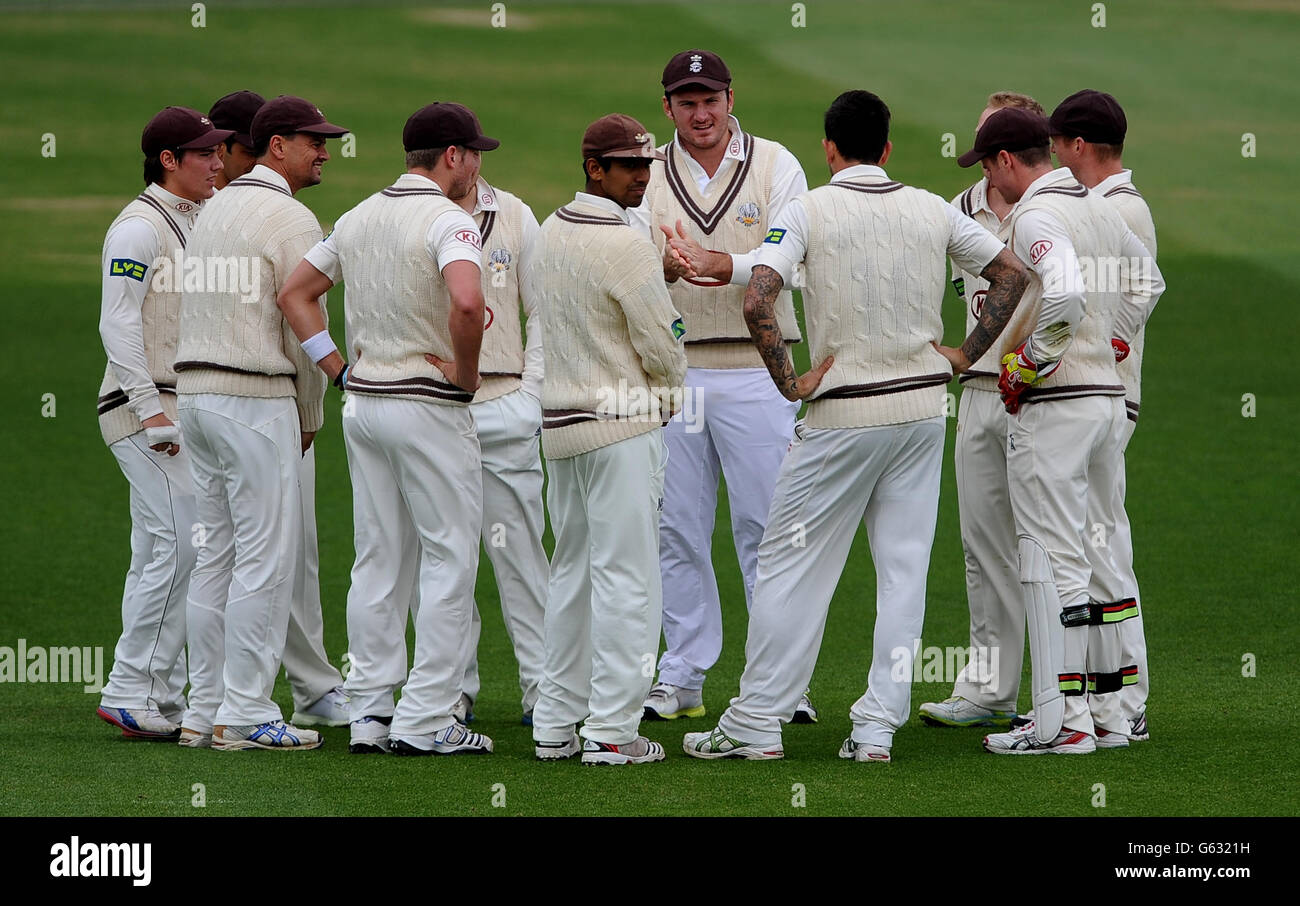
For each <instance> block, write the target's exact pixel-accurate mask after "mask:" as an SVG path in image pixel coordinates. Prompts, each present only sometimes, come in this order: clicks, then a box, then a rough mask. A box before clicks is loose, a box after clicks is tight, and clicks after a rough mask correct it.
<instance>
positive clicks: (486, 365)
mask: <svg viewBox="0 0 1300 906" xmlns="http://www.w3.org/2000/svg"><path fill="white" fill-rule="evenodd" d="M452 200H453V201H455V202H456V203H457V204H458V205H460V206H461V208H463V209H464V210H465V211H466V212H467V213H468V214H470V215H471V216H472V217H473V218H474V223H475V224H476V225H477V226H478V229H479V233H480V234H481V236H482V239H483V249H482V260H481V262H480V263H481V266H482V271H483V298H484V300H485V306H486V307H485V311H486V315H485V323H484V326H483V346H482V350H481V351H480V354H479V369H480V372H479V373H480V374H481V375H482V378H483V383H482V386H480V387H479V389H478V391H477V392H476V393H475V394H474V402H473V404H472V405H471V406H470V412H471V413H472V414H473V416H474V425H475V426H476V428H477V429H478V441H479V447H480V449H481V452H482V457H483V532H482V534H483V549H484V550H485V551H487V555H488V560H490V561H491V563H492V572H493V573H494V574H495V576H496V586H497V593H498V595H500V598H501V616H502V618H503V619H504V621H505V625H506V634H507V636H508V637H509V639H510V643H511V645H512V647H513V648H514V653H515V660H516V661H517V662H518V664H519V688H520V690H521V691H522V693H523V716H522V718H521V722H522V723H523V725H524V726H526V727H530V726H532V723H533V707H534V705H535V704H536V703H537V684H538V683H539V682H540V681H541V678H542V664H543V658H544V656H545V655H544V647H543V639H542V632H543V621H544V618H545V612H546V586H547V582H548V579H549V575H550V564H549V563H548V562H547V559H546V550H545V548H543V547H542V532H543V531H544V530H545V527H546V516H545V513H543V511H542V481H543V475H542V457H541V443H540V439H541V433H542V373H543V359H542V319H541V314H540V312H538V310H537V299H536V296H535V295H534V294H533V292H532V291H531V288H530V285H529V282H528V279H527V276H528V268H529V267H530V265H531V263H532V255H533V248H534V245H535V244H536V242H537V233H538V230H539V227H538V225H537V218H536V217H535V216H534V215H533V212H532V209H531V208H529V207H528V205H526V204H524V202H523V201H521V200H520V199H519V198H517V197H516V196H514V195H511V194H510V193H509V192H507V191H505V190H504V189H500V188H497V187H495V186H491V185H489V184H488V182H487V181H486V180H485V179H483V178H482V176H480V177H479V179H478V182H477V184H476V185H474V186H471V187H469V189H468V191H466V192H465V194H464V195H463V196H462V197H460V198H453V199H452ZM521 309H522V311H523V314H524V316H525V319H526V320H525V321H524V324H523V330H521V325H520V312H521ZM524 331H526V332H527V337H528V341H527V343H525V342H524V341H523V339H522V337H523V332H524ZM481 631H482V622H481V621H480V619H479V614H478V605H477V604H475V605H474V610H473V623H472V627H471V630H470V633H469V650H468V652H467V656H466V663H465V675H464V677H463V679H462V680H461V700H460V702H459V703H458V706H457V712H456V713H457V716H458V717H459V718H460V720H461V721H462V722H464V721H466V720H468V719H469V718H470V717H471V715H472V714H473V707H474V702H475V701H476V700H477V699H478V693H479V688H480V683H479V674H478V641H479V634H480V632H481Z"/></svg>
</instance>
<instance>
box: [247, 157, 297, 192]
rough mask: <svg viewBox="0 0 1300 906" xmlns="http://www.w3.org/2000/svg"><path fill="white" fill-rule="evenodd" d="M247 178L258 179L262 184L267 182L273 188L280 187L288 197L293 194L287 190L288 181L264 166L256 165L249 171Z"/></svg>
mask: <svg viewBox="0 0 1300 906" xmlns="http://www.w3.org/2000/svg"><path fill="white" fill-rule="evenodd" d="M248 178H249V179H258V180H261V181H262V182H269V183H271V185H273V186H278V187H280V188H281V189H283V190H284V191H286V192H288V193H289V194H290V195H292V194H293V192H292V191H290V189H289V180H287V179H285V178H284V177H283V176H281V175H280V174H279V173H277V172H275V171H274V170H272V169H271V168H270V167H268V166H267V165H266V164H258V165H257V166H255V167H253V169H251V170H249V171H248Z"/></svg>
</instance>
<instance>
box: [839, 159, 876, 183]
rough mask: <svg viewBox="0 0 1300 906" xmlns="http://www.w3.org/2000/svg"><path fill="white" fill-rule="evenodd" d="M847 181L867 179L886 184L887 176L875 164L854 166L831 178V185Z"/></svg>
mask: <svg viewBox="0 0 1300 906" xmlns="http://www.w3.org/2000/svg"><path fill="white" fill-rule="evenodd" d="M849 179H869V180H872V181H873V182H887V181H888V180H889V176H888V175H887V174H886V173H885V171H884V170H883V169H881V168H880V167H877V166H876V165H875V164H854V165H853V166H851V167H845V168H844V169H843V170H840V171H839V172H838V173H836V174H834V175H833V176H832V177H831V182H832V183H837V182H844V181H845V180H849Z"/></svg>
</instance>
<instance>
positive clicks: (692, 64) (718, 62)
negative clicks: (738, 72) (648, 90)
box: [663, 50, 731, 94]
mask: <svg viewBox="0 0 1300 906" xmlns="http://www.w3.org/2000/svg"><path fill="white" fill-rule="evenodd" d="M663 85H664V94H672V93H673V92H674V91H676V90H677V89H679V88H684V87H686V86H687V85H699V86H701V87H703V88H707V89H709V90H710V91H722V90H724V89H727V88H730V87H731V70H730V69H728V68H727V64H726V63H724V62H722V57H720V56H718V55H717V54H716V53H710V52H709V51H707V50H683V51H682V52H681V53H679V54H678V55H677V56H675V57H673V58H672V59H671V60H669V61H668V65H667V66H665V67H664V78H663Z"/></svg>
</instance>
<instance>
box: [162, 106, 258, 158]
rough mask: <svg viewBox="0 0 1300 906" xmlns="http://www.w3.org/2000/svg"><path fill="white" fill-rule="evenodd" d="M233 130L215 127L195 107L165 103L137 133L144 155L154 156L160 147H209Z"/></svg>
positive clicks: (176, 148)
mask: <svg viewBox="0 0 1300 906" xmlns="http://www.w3.org/2000/svg"><path fill="white" fill-rule="evenodd" d="M234 134H235V133H234V132H233V131H232V130H230V129H218V128H217V127H215V126H213V125H212V120H210V119H208V118H207V117H206V116H204V115H203V114H201V113H199V112H198V111H197V110H191V109H190V108H189V107H164V108H163V109H162V110H160V111H159V112H158V115H157V116H155V117H154V118H153V119H151V120H150V121H149V125H147V126H145V127H144V133H143V134H141V136H140V150H142V151H143V152H144V155H145V157H153V156H154V155H156V154H161V153H162V152H163V151H166V150H168V149H171V150H173V151H182V150H185V151H188V150H190V149H193V148H211V147H212V146H213V145H219V144H221V143H222V142H224V141H225V140H226V139H228V138H230V136H232V135H234Z"/></svg>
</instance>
